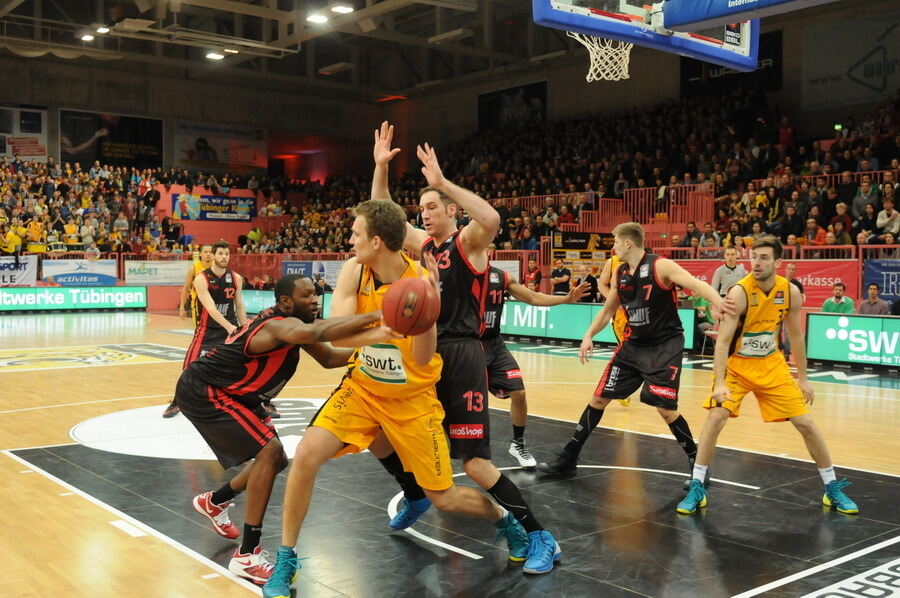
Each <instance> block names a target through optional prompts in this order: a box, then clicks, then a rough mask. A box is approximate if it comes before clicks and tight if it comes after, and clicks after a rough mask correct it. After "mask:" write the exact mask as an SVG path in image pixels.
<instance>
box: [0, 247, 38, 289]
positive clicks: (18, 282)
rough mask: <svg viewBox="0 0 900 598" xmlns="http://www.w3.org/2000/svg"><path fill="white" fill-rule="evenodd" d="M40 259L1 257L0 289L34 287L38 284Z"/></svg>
mask: <svg viewBox="0 0 900 598" xmlns="http://www.w3.org/2000/svg"><path fill="white" fill-rule="evenodd" d="M37 269H38V258H37V256H36V255H23V256H21V257H19V263H18V264H16V258H15V257H13V256H3V257H0V287H21V286H34V285H35V284H37Z"/></svg>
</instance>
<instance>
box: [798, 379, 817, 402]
mask: <svg viewBox="0 0 900 598" xmlns="http://www.w3.org/2000/svg"><path fill="white" fill-rule="evenodd" d="M797 386H799V387H800V392H802V393H803V400H804V401H805V402H806V404H807V405H812V404H813V401H815V400H816V391H814V390H813V387H812V384H810V383H809V380H798V381H797Z"/></svg>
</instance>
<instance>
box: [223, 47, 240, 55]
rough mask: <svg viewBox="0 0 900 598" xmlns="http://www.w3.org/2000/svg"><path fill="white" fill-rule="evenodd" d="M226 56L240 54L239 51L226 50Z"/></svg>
mask: <svg viewBox="0 0 900 598" xmlns="http://www.w3.org/2000/svg"><path fill="white" fill-rule="evenodd" d="M225 53H226V54H240V52H238V51H237V50H232V49H231V48H225Z"/></svg>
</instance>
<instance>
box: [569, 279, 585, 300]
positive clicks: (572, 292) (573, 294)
mask: <svg viewBox="0 0 900 598" xmlns="http://www.w3.org/2000/svg"><path fill="white" fill-rule="evenodd" d="M590 292H591V283H589V282H583V283H581V284H580V285H578V286H577V287H575V288H572V289H569V294H568V297H567V298H566V301H568V302H569V303H578V302H579V301H581V300H582V299H583V298H584V297H585V295H587V294H588V293H590Z"/></svg>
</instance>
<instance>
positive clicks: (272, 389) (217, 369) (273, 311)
mask: <svg viewBox="0 0 900 598" xmlns="http://www.w3.org/2000/svg"><path fill="white" fill-rule="evenodd" d="M288 317H291V316H288V315H286V314H285V313H284V312H282V311H280V310H279V309H278V308H277V307H270V308H268V309H265V310H263V311H261V312H260V313H259V314H258V315H257V316H256V317H255V318H253V319H252V320H248V321H247V322H246V323H245V324H244V325H243V326H241V327H240V328H238V329H237V330H235V331H234V333H233V334H230V335H229V336H228V338H227V339H225V342H224V343H222V344H219V345H216V346H215V347H214V348H213V349H212V350H211V351H210V352H209V353H207V354H206V355H204V356H203V357H201V358H200V359H198V360H196V361H194V362H193V363H191V364H190V365H189V366H188V369H189V370H191V373H192V374H194V375H196V376H197V377H198V378H200V379H201V380H203V381H204V382H206V383H207V384H209V385H210V386H213V387H215V388H219V389H222V390H223V391H225V392H226V393H228V394H229V395H231V396H235V397H240V398H241V399H242V400H244V402H246V403H251V404H252V403H255V402H258V401H263V400H265V399H271V398H272V397H274V396H276V395H277V394H278V393H279V392H280V391H281V389H282V388H284V385H285V384H287V381H288V380H290V379H291V376H293V375H294V372H296V371H297V364H298V363H299V362H300V348H299V347H298V346H297V345H285V346H283V347H279V348H278V349H275V350H273V351H269V352H268V353H260V354H258V355H254V354H251V353H250V352H249V350H248V347H249V345H250V340H251V339H252V338H253V336H254V335H255V334H256V333H257V332H259V330H260V329H261V328H262V327H263V325H264V324H265V323H266V322H269V321H271V320H283V319H285V318H288Z"/></svg>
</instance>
